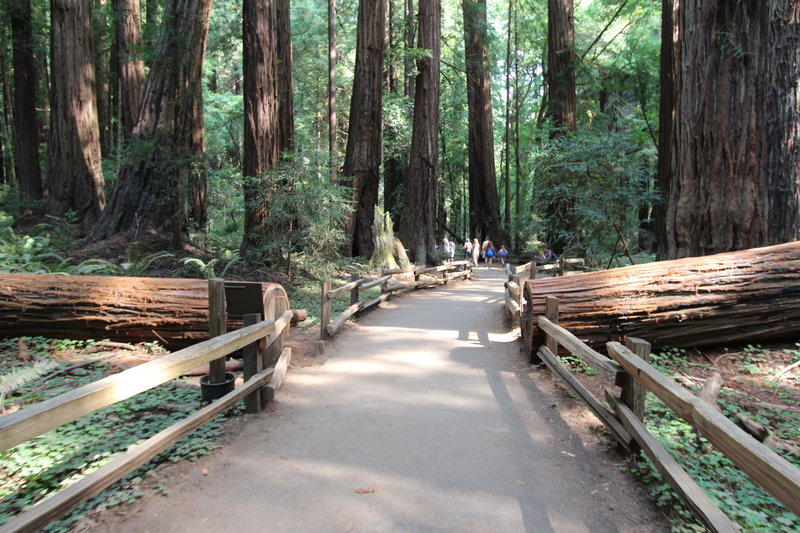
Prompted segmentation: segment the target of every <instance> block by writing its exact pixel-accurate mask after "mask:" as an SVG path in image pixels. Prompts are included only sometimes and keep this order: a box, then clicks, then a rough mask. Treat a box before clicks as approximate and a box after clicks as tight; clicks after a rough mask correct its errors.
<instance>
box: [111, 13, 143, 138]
mask: <svg viewBox="0 0 800 533" xmlns="http://www.w3.org/2000/svg"><path fill="white" fill-rule="evenodd" d="M148 13H149V12H148ZM114 14H115V20H116V32H115V33H116V44H117V62H116V63H117V65H116V66H117V79H118V83H119V102H118V106H119V121H120V128H121V129H122V135H123V137H124V138H125V139H126V140H127V139H130V138H131V135H132V133H133V128H134V127H136V120H137V119H138V118H139V108H140V106H141V104H142V95H143V91H144V82H145V74H144V60H143V59H142V56H141V48H142V19H141V7H140V4H139V0H114Z"/></svg>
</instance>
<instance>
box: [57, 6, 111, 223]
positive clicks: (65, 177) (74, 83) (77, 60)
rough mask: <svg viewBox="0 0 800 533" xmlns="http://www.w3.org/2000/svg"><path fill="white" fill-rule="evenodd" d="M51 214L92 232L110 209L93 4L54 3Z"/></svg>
mask: <svg viewBox="0 0 800 533" xmlns="http://www.w3.org/2000/svg"><path fill="white" fill-rule="evenodd" d="M50 17H51V18H50V35H51V36H50V58H51V68H52V85H51V88H50V140H49V143H48V152H47V154H48V158H47V189H48V191H49V198H48V203H47V212H48V213H49V214H51V215H55V216H64V215H66V214H67V212H68V211H74V212H75V213H77V216H78V220H79V221H80V223H81V227H82V229H83V231H88V230H89V229H90V228H91V227H92V226H93V225H94V224H95V222H96V221H97V220H98V218H99V217H100V213H101V212H102V210H103V207H105V198H104V196H103V174H102V169H101V167H100V129H99V126H98V123H97V107H96V103H95V102H96V96H95V81H96V80H95V72H94V45H93V38H92V0H51V2H50Z"/></svg>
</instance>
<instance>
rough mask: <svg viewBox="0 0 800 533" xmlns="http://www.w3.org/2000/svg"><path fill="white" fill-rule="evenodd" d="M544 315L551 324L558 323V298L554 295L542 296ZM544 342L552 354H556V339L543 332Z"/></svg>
mask: <svg viewBox="0 0 800 533" xmlns="http://www.w3.org/2000/svg"><path fill="white" fill-rule="evenodd" d="M544 316H545V317H547V319H548V320H549V321H550V322H552V323H553V324H558V298H556V297H555V296H545V297H544ZM544 343H545V346H547V347H548V348H549V349H550V351H551V352H553V354H554V355H558V340H556V338H555V337H553V336H552V335H548V334H547V333H545V336H544Z"/></svg>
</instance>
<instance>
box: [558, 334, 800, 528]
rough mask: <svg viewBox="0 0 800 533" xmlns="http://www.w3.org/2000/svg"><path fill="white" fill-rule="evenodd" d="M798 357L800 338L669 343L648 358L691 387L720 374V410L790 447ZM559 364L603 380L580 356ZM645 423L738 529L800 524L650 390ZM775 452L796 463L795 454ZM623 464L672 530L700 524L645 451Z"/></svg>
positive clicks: (795, 424) (799, 392)
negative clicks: (693, 346) (731, 344)
mask: <svg viewBox="0 0 800 533" xmlns="http://www.w3.org/2000/svg"><path fill="white" fill-rule="evenodd" d="M799 361H800V343H798V344H796V345H772V346H765V347H762V346H759V345H749V346H745V347H744V348H741V349H736V350H727V349H722V350H713V351H705V352H700V351H688V350H682V349H674V348H672V349H664V350H661V351H658V352H655V353H653V355H652V357H651V363H652V364H653V365H654V366H655V367H656V368H658V369H659V370H660V371H661V372H662V373H664V374H665V375H667V376H670V377H671V378H672V379H674V380H676V381H678V382H679V383H681V384H682V385H684V386H686V387H687V388H689V389H691V390H693V391H695V392H697V391H698V390H699V389H700V388H701V387H702V385H703V384H704V383H705V382H706V380H707V379H709V378H711V377H712V376H713V375H714V374H715V373H719V374H720V375H721V376H722V379H723V386H722V388H721V390H720V395H719V400H718V405H719V408H720V411H721V412H722V413H724V414H725V415H726V416H728V417H729V418H731V419H732V420H734V421H736V415H737V414H743V415H745V416H746V417H748V418H749V419H751V420H753V421H755V422H757V423H758V424H761V425H763V426H764V427H766V428H769V429H770V430H771V431H772V432H773V433H774V435H775V436H776V437H777V438H778V439H780V440H781V441H783V442H785V443H787V444H789V445H790V446H794V447H797V446H798V445H800V368H799V367H798V366H797V363H798V362H799ZM565 363H567V364H568V365H570V366H571V368H572V369H573V371H575V372H578V376H579V378H580V379H581V381H583V382H584V383H585V384H586V385H587V386H588V387H589V388H590V389H591V390H593V391H594V392H595V393H596V394H601V393H602V392H601V391H602V387H603V386H606V384H605V380H604V379H603V378H600V377H599V376H594V375H593V374H592V372H591V370H590V369H588V367H586V366H585V365H583V363H582V361H580V360H579V359H576V358H571V357H570V358H565ZM598 397H601V396H598ZM645 425H646V427H647V429H648V430H649V431H650V432H651V433H652V434H653V435H654V436H656V437H657V438H658V440H659V441H660V442H661V443H662V444H663V445H664V447H665V448H666V449H667V450H668V451H669V452H670V453H671V454H672V456H673V457H675V459H676V460H677V461H678V463H679V464H680V465H681V466H682V467H683V469H684V470H686V471H687V473H688V474H689V475H690V476H691V477H692V479H694V480H695V481H696V482H697V483H698V485H700V487H701V488H702V489H703V490H704V491H705V492H706V493H707V494H708V495H709V496H710V497H711V498H712V499H713V500H714V501H715V502H716V503H717V504H718V505H719V506H720V508H721V509H722V510H723V511H724V512H725V513H726V514H727V515H728V517H730V518H731V519H732V520H734V521H736V522H737V523H738V524H739V525H740V526H741V527H742V530H743V531H800V517H797V516H796V515H794V514H793V513H791V512H789V511H788V510H787V509H786V508H785V507H784V506H783V505H781V504H780V503H779V502H778V501H777V500H775V499H774V498H773V497H772V496H770V495H769V494H768V493H767V492H766V491H764V490H763V489H762V488H760V487H759V486H758V485H756V484H754V483H753V482H752V481H750V479H749V478H748V477H747V475H746V474H745V473H744V472H742V471H741V470H740V469H739V468H738V467H736V466H735V465H734V464H733V463H732V462H731V461H730V460H729V459H727V458H726V457H725V456H724V455H722V454H721V453H720V452H719V451H717V450H716V449H714V448H713V446H712V445H711V444H710V443H709V442H708V441H707V440H706V439H705V438H703V437H700V436H699V435H697V433H696V432H695V431H694V429H693V428H692V427H691V426H690V425H689V424H687V423H686V422H684V421H683V419H681V418H679V417H678V416H677V415H676V414H675V413H674V412H673V411H672V410H671V409H669V408H668V407H667V406H666V405H664V403H663V402H661V401H660V400H659V399H658V398H656V397H655V396H654V395H652V394H648V396H647V402H646V413H645ZM775 451H777V452H778V453H780V454H781V455H782V456H784V457H785V458H786V459H787V460H789V461H790V462H792V463H793V464H795V465H796V466H798V467H800V458H798V457H797V456H795V455H792V454H790V453H787V452H786V451H785V450H781V449H775ZM623 468H627V469H628V470H630V471H631V472H633V473H634V474H635V475H636V476H637V477H638V478H639V479H640V480H641V481H642V482H643V483H644V485H645V487H646V489H647V490H648V491H649V493H650V495H651V497H652V499H653V501H654V502H655V503H656V505H658V506H659V507H660V508H661V509H662V510H663V511H664V513H665V514H666V515H667V516H668V517H669V518H670V521H671V523H672V529H673V531H675V532H694V531H705V528H704V527H703V526H702V525H700V524H699V523H698V522H697V521H696V520H695V519H694V517H693V516H692V514H691V512H690V511H689V510H688V509H687V508H686V507H685V505H684V504H683V503H682V502H681V500H680V499H679V498H678V496H677V494H676V493H675V492H674V491H673V490H672V488H671V487H670V486H669V485H668V484H667V483H666V482H665V481H664V480H663V478H662V477H661V475H660V474H659V473H658V471H657V470H656V469H655V467H654V466H653V464H652V463H651V462H650V460H649V459H647V457H646V456H645V455H644V454H643V453H642V454H640V455H639V456H638V457H635V458H634V459H633V460H632V461H630V462H629V463H628V464H627V465H626V466H624V467H623Z"/></svg>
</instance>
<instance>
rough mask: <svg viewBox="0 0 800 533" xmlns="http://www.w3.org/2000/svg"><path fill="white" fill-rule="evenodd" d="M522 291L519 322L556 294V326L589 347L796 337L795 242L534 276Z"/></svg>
mask: <svg viewBox="0 0 800 533" xmlns="http://www.w3.org/2000/svg"><path fill="white" fill-rule="evenodd" d="M525 293H526V299H527V301H528V302H529V305H528V306H527V308H526V310H525V315H526V321H525V322H526V323H531V322H529V321H530V320H531V319H532V318H533V317H534V316H537V315H542V314H544V301H545V296H556V297H557V298H558V299H559V310H560V314H559V325H561V326H563V327H565V328H566V329H568V330H569V331H571V332H572V333H573V334H575V335H576V336H578V337H579V338H581V339H582V340H584V341H586V342H587V343H589V344H590V345H593V346H597V345H600V344H604V343H606V342H608V341H612V340H619V339H621V338H622V337H625V336H630V337H640V338H643V339H645V340H647V341H649V342H650V343H652V344H653V345H657V346H674V347H695V346H710V345H717V346H727V345H733V344H740V343H744V342H753V341H766V340H780V339H796V338H797V336H798V335H800V242H792V243H787V244H780V245H776V246H769V247H764V248H753V249H750V250H743V251H739V252H729V253H725V254H717V255H711V256H705V257H692V258H684V259H676V260H673V261H661V262H656V263H648V264H644V265H635V266H630V267H624V268H618V269H614V270H605V271H601V272H589V273H585V274H577V275H574V276H568V277H558V278H545V279H536V280H531V281H528V282H527V283H526V287H525ZM534 323H535V322H534ZM529 335H531V336H534V337H536V336H537V332H536V328H531V332H530V333H529ZM540 342H541V341H539V343H540ZM539 343H537V342H534V343H533V345H534V349H535V348H536V346H537V345H538V344H539Z"/></svg>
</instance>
